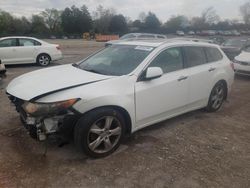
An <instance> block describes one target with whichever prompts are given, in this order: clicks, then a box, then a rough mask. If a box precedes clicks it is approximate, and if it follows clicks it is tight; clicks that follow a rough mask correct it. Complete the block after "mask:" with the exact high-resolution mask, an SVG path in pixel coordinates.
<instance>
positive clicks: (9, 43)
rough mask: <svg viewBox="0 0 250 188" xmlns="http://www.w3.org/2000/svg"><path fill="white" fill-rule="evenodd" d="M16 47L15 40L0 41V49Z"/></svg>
mask: <svg viewBox="0 0 250 188" xmlns="http://www.w3.org/2000/svg"><path fill="white" fill-rule="evenodd" d="M12 46H16V39H14V38H12V39H5V40H2V41H0V47H12Z"/></svg>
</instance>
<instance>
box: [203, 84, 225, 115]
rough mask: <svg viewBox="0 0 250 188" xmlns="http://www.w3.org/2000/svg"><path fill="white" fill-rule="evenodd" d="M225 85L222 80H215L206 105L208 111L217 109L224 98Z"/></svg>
mask: <svg viewBox="0 0 250 188" xmlns="http://www.w3.org/2000/svg"><path fill="white" fill-rule="evenodd" d="M226 89H227V88H226V85H225V84H224V83H223V82H221V81H220V82H217V83H216V84H215V86H214V87H213V89H212V91H211V94H210V97H209V101H208V104H207V107H206V110H207V111H208V112H215V111H217V110H219V109H220V108H221V106H222V104H223V102H224V100H225V98H226V93H227V91H226Z"/></svg>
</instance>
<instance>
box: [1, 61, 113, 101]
mask: <svg viewBox="0 0 250 188" xmlns="http://www.w3.org/2000/svg"><path fill="white" fill-rule="evenodd" d="M112 77H113V76H106V75H101V74H96V73H91V72H88V71H84V70H82V69H79V68H76V67H74V66H72V65H71V64H70V65H61V66H56V67H52V68H46V69H41V70H37V71H33V72H30V73H27V74H24V75H22V76H19V77H17V78H15V79H14V80H12V81H11V82H10V84H9V85H8V86H7V88H6V91H7V93H8V94H10V95H12V96H15V97H17V98H20V99H22V100H26V101H30V100H36V99H38V98H40V97H42V96H45V95H48V94H51V93H54V92H58V91H62V90H65V89H69V88H73V87H78V86H82V85H86V84H91V83H94V82H99V81H102V80H106V79H109V78H112Z"/></svg>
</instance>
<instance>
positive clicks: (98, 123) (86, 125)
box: [74, 108, 125, 158]
mask: <svg viewBox="0 0 250 188" xmlns="http://www.w3.org/2000/svg"><path fill="white" fill-rule="evenodd" d="M124 130H125V120H124V117H123V116H122V115H121V113H120V112H119V111H117V110H114V109H112V108H100V109H97V110H93V111H90V112H88V113H87V114H85V115H84V116H83V117H82V118H80V119H79V121H78V122H77V124H76V126H75V129H74V140H75V144H76V146H77V148H79V149H80V150H81V151H83V152H84V153H85V154H86V155H88V156H90V157H92V158H101V157H106V156H108V155H110V154H111V153H113V152H114V151H115V150H116V149H117V148H118V147H119V146H120V143H121V141H122V139H123V136H124Z"/></svg>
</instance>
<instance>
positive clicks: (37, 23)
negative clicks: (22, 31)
mask: <svg viewBox="0 0 250 188" xmlns="http://www.w3.org/2000/svg"><path fill="white" fill-rule="evenodd" d="M31 34H33V35H35V36H37V37H47V36H48V34H49V29H48V28H47V26H46V23H45V22H44V19H43V17H42V16H39V15H32V18H31Z"/></svg>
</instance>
